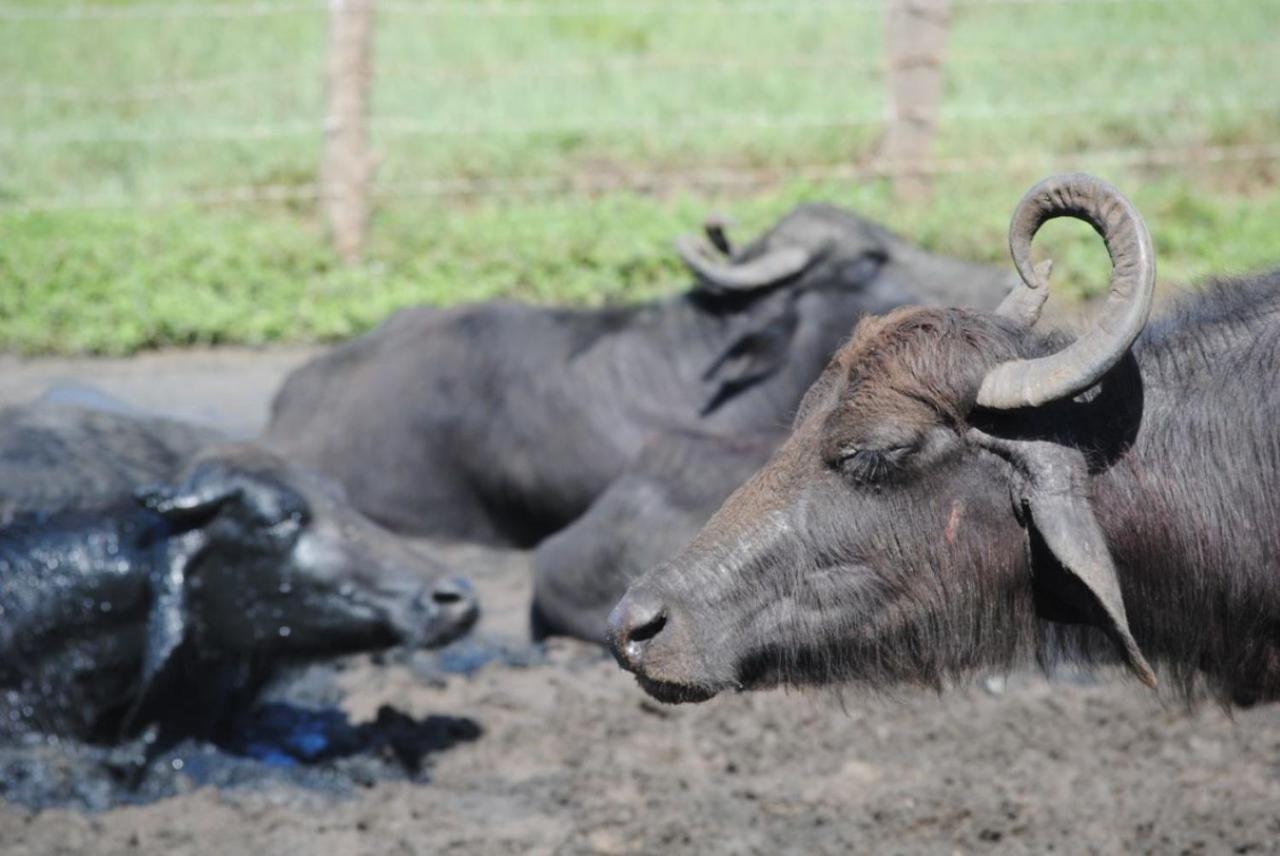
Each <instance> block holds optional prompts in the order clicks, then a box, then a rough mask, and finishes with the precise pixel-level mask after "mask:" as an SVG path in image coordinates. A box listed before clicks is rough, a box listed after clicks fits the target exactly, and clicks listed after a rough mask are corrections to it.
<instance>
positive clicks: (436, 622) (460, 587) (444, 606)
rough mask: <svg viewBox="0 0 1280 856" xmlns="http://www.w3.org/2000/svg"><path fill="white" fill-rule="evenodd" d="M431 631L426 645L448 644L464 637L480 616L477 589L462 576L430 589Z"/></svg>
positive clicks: (439, 582)
mask: <svg viewBox="0 0 1280 856" xmlns="http://www.w3.org/2000/svg"><path fill="white" fill-rule="evenodd" d="M428 596H429V598H430V601H431V608H430V610H429V613H430V624H429V632H428V633H427V634H425V635H426V636H427V638H426V639H425V640H423V641H425V644H428V645H433V646H434V645H446V644H448V643H449V642H452V641H453V640H455V639H458V638H460V637H462V636H465V635H466V633H467V631H469V630H470V629H471V628H472V627H473V626H474V625H475V623H476V619H478V618H479V617H480V605H479V603H478V602H477V600H476V592H475V588H474V587H472V585H471V583H470V582H468V581H467V580H466V579H465V578H463V577H444V578H442V579H438V580H436V581H435V583H434V584H433V585H432V586H431V588H430V592H429V595H428Z"/></svg>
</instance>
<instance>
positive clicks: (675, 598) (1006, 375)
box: [609, 175, 1280, 704]
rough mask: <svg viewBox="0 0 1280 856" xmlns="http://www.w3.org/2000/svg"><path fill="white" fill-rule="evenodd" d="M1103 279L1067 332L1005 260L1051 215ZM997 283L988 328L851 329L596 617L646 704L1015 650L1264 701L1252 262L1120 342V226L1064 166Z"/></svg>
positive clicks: (1129, 288) (1268, 638) (1126, 272)
mask: <svg viewBox="0 0 1280 856" xmlns="http://www.w3.org/2000/svg"><path fill="white" fill-rule="evenodd" d="M1061 216H1070V217H1076V218H1079V219H1082V220H1085V221H1087V222H1089V223H1090V224H1092V225H1093V227H1094V228H1095V229H1096V230H1097V231H1098V232H1099V233H1100V234H1101V235H1102V237H1103V239H1104V241H1105V243H1106V246H1107V249H1108V251H1109V253H1110V255H1111V259H1112V262H1113V266H1114V270H1113V273H1112V278H1111V290H1110V294H1109V296H1108V298H1107V301H1106V304H1105V307H1104V308H1103V309H1102V310H1101V318H1100V320H1098V321H1097V322H1096V324H1095V325H1094V326H1093V327H1092V328H1091V329H1090V330H1089V331H1088V332H1086V333H1085V334H1083V335H1082V336H1080V337H1079V338H1076V339H1071V338H1070V337H1067V336H1064V335H1062V334H1060V333H1052V332H1040V331H1037V330H1036V329H1034V327H1033V325H1034V324H1035V322H1036V320H1037V317H1038V315H1039V310H1040V307H1041V305H1042V303H1043V301H1044V299H1045V297H1046V294H1047V288H1048V286H1047V279H1046V277H1045V276H1043V275H1042V274H1041V273H1040V272H1038V271H1036V270H1034V269H1033V268H1032V265H1031V262H1030V246H1031V240H1032V237H1033V236H1034V235H1035V233H1036V231H1037V230H1038V229H1039V228H1040V226H1041V225H1042V224H1043V223H1044V222H1045V221H1046V220H1049V219H1051V218H1054V217H1061ZM1010 246H1011V249H1012V254H1013V259H1014V262H1015V265H1016V267H1017V269H1018V272H1019V274H1020V275H1021V277H1022V279H1023V285H1021V286H1020V287H1018V288H1017V289H1016V290H1015V291H1014V292H1013V293H1011V294H1010V296H1009V298H1008V299H1007V300H1006V301H1005V303H1003V304H1002V305H1001V307H1000V308H999V309H998V310H997V311H996V312H994V313H981V312H973V311H965V310H960V309H933V308H912V309H900V310H897V311H894V312H891V313H889V314H888V315H886V316H884V317H878V318H868V319H865V320H864V321H862V322H861V323H860V324H859V325H858V327H857V329H856V330H855V332H854V334H853V337H852V338H851V340H850V341H849V342H848V343H847V344H846V345H845V346H844V347H842V348H841V349H840V351H839V352H838V353H837V354H836V356H835V357H834V358H833V359H832V361H831V362H830V364H829V365H828V366H827V368H826V370H825V371H824V372H823V373H822V375H821V377H820V378H819V379H818V381H817V382H816V383H815V384H814V385H813V387H812V388H811V389H810V390H809V392H808V394H807V395H806V396H805V398H804V401H803V403H802V404H801V407H800V410H799V412H798V415H797V416H796V419H795V422H794V427H793V429H792V433H791V435H790V437H789V438H788V439H787V440H786V441H785V442H784V444H783V445H782V446H781V448H780V449H779V450H778V452H777V453H776V454H775V456H774V457H773V458H772V459H771V461H770V462H769V464H768V465H766V466H765V467H764V468H763V469H762V470H761V471H760V472H759V473H758V474H756V475H755V476H754V477H753V478H752V479H751V480H750V481H749V482H748V483H747V484H746V485H744V486H743V487H742V488H741V489H739V490H738V491H737V492H735V493H734V495H733V496H732V497H731V498H730V499H729V500H728V501H727V502H726V503H725V505H724V506H723V507H722V508H721V509H720V510H719V511H718V512H717V513H716V514H715V516H714V517H713V518H712V519H711V521H710V522H709V523H708V524H707V526H706V528H705V529H704V530H703V531H702V532H701V533H700V534H699V535H698V537H697V538H695V539H694V541H693V542H692V543H691V544H690V546H689V547H688V548H687V549H686V550H685V551H683V552H682V553H681V554H680V555H679V556H678V557H677V558H675V559H674V560H673V561H671V562H670V563H667V564H665V565H663V566H661V567H658V568H656V569H654V570H652V571H650V572H649V573H647V574H646V575H645V576H643V577H642V578H641V579H640V580H638V581H637V582H636V583H635V584H633V585H632V586H631V588H630V589H629V591H628V592H627V594H626V596H625V597H624V598H623V599H622V600H621V601H620V602H619V604H618V605H617V607H616V608H615V609H614V611H613V613H612V614H611V616H610V619H609V634H610V642H611V645H612V647H613V649H614V652H615V655H616V656H617V658H618V660H619V662H620V663H621V664H622V666H623V667H624V668H626V669H629V670H631V671H632V672H634V673H635V674H636V675H637V676H638V679H639V681H640V683H641V685H642V686H643V687H644V688H645V689H646V690H648V691H649V692H650V693H651V694H653V695H654V696H656V697H658V698H661V699H665V700H668V701H696V700H701V699H705V698H708V697H710V696H712V695H715V694H716V693H718V692H720V691H722V690H724V689H729V688H733V689H753V688H757V687H766V686H770V685H775V684H779V683H783V684H792V685H803V684H824V683H831V682H841V681H850V682H864V683H867V684H869V685H879V686H883V685H887V684H892V683H903V682H905V683H914V684H924V685H931V686H941V685H944V684H947V683H950V682H952V681H954V680H955V679H957V678H958V677H960V676H962V675H964V674H965V673H967V672H969V671H971V670H974V669H977V668H989V667H996V668H1002V667H1009V666H1012V665H1014V664H1017V663H1020V662H1022V661H1024V660H1027V659H1031V658H1034V659H1035V660H1037V661H1039V662H1040V663H1041V664H1052V663H1053V662H1055V661H1056V660H1059V659H1068V660H1077V659H1080V660H1083V661H1085V662H1094V661H1107V660H1112V661H1118V662H1119V663H1121V664H1123V665H1125V666H1126V667H1127V668H1128V669H1129V670H1130V671H1131V672H1132V673H1133V674H1134V675H1136V676H1137V677H1138V678H1139V679H1140V680H1142V681H1143V682H1145V683H1147V684H1150V685H1154V684H1155V681H1156V677H1155V673H1154V671H1153V668H1152V666H1151V665H1150V664H1151V663H1156V664H1157V665H1159V666H1161V667H1162V668H1163V669H1164V670H1166V672H1167V674H1168V676H1169V677H1171V678H1172V679H1173V683H1174V685H1175V686H1177V687H1178V688H1180V689H1181V690H1183V691H1185V692H1192V691H1193V690H1194V689H1195V688H1196V687H1197V686H1199V685H1204V686H1206V687H1207V688H1208V689H1209V690H1211V691H1213V692H1214V693H1215V694H1217V695H1218V696H1219V697H1221V698H1223V699H1225V700H1228V701H1230V702H1234V703H1238V704H1248V703H1252V702H1258V701H1262V700H1267V699H1275V698H1277V697H1280V583H1278V582H1277V581H1278V579H1280V577H1277V573H1278V572H1280V494H1277V492H1276V491H1275V490H1274V489H1273V485H1272V484H1271V483H1270V481H1269V480H1270V479H1273V478H1274V475H1275V473H1276V472H1277V470H1278V468H1280V428H1278V427H1277V426H1280V395H1277V394H1276V393H1275V391H1274V389H1272V385H1271V381H1272V379H1273V377H1274V375H1275V374H1276V369H1277V366H1280V271H1276V272H1272V273H1269V274H1266V275H1263V276H1260V277H1256V278H1253V279H1244V280H1241V281H1236V282H1231V283H1226V284H1220V285H1219V286H1217V287H1215V288H1212V289H1210V290H1209V291H1208V293H1205V294H1202V295H1200V296H1196V297H1194V298H1191V299H1189V300H1187V301H1185V303H1184V304H1183V305H1182V306H1181V307H1180V308H1178V309H1176V310H1175V311H1171V312H1170V313H1169V314H1168V315H1167V316H1166V317H1164V319H1163V320H1162V321H1160V322H1159V323H1156V324H1153V325H1152V326H1151V327H1150V328H1148V329H1147V330H1146V332H1145V334H1142V335H1141V337H1140V338H1139V336H1140V334H1141V333H1142V331H1143V328H1144V324H1145V322H1146V320H1147V317H1148V313H1149V309H1150V306H1151V296H1152V288H1153V285H1154V281H1155V260H1154V255H1153V251H1152V244H1151V240H1150V237H1149V235H1148V233H1147V230H1146V227H1145V225H1144V223H1143V221H1142V218H1141V216H1140V215H1139V214H1138V212H1137V211H1136V210H1135V209H1134V208H1133V207H1132V205H1131V204H1130V203H1129V202H1128V201H1127V200H1126V199H1124V197H1123V196H1121V195H1120V194H1119V192H1117V191H1116V190H1115V189H1114V188H1113V187H1111V186H1110V185H1107V184H1105V183H1103V182H1101V181H1099V180H1097V179H1095V178H1092V177H1089V176H1083V175H1066V176H1059V177H1054V178H1050V179H1046V180H1045V181H1044V182H1042V183H1040V184H1038V185H1036V186H1035V187H1034V188H1032V189H1031V190H1030V191H1029V192H1028V193H1027V195H1026V196H1025V197H1024V198H1023V200H1022V201H1021V202H1020V203H1019V205H1018V206H1017V208H1016V210H1015V212H1014V215H1013V222H1012V226H1011V228H1010Z"/></svg>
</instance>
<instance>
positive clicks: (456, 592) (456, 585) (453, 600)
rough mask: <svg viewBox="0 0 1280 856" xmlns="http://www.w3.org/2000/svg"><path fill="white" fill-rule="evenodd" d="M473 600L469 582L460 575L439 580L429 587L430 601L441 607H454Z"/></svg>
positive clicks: (473, 596) (473, 593)
mask: <svg viewBox="0 0 1280 856" xmlns="http://www.w3.org/2000/svg"><path fill="white" fill-rule="evenodd" d="M474 600H475V592H474V589H472V588H471V583H469V582H467V581H466V580H464V579H462V578H461V577H451V578H449V579H446V580H441V581H440V582H438V583H436V584H435V585H434V586H433V587H432V588H431V602H432V603H434V604H436V605H437V606H441V607H456V606H463V605H466V604H469V603H471V602H473V601H474Z"/></svg>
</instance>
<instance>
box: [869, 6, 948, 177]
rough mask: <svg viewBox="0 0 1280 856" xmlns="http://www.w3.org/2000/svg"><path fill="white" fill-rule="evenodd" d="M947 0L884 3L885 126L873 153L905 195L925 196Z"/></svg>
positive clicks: (938, 97) (938, 98)
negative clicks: (877, 153)
mask: <svg viewBox="0 0 1280 856" xmlns="http://www.w3.org/2000/svg"><path fill="white" fill-rule="evenodd" d="M950 23H951V0H889V2H888V5H887V7H886V9H885V60H886V69H885V73H886V83H887V85H888V97H889V107H890V120H889V127H888V130H887V131H886V133H885V135H884V138H883V139H882V140H881V144H880V151H879V159H880V162H881V164H882V165H883V166H885V167H886V168H889V169H891V170H892V171H893V173H894V175H895V179H894V191H895V192H896V194H897V196H898V198H900V199H903V200H906V201H921V200H924V199H927V198H928V196H929V191H930V172H929V157H930V152H931V149H932V147H933V135H934V132H935V130H936V129H937V126H938V107H939V104H940V103H941V101H942V59H943V53H944V51H945V49H946V45H947V29H948V27H949V25H950Z"/></svg>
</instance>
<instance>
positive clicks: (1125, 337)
mask: <svg viewBox="0 0 1280 856" xmlns="http://www.w3.org/2000/svg"><path fill="white" fill-rule="evenodd" d="M1056 217H1075V218H1077V219H1080V220H1084V221H1085V222H1086V223H1088V224H1089V225H1090V226H1093V228H1094V230H1095V231H1097V233H1098V234H1099V235H1101V236H1102V240H1103V241H1104V242H1105V243H1106V245H1107V253H1108V254H1109V255H1110V256H1111V291H1110V294H1108V295H1107V302H1106V305H1105V306H1103V308H1102V312H1101V314H1100V317H1099V318H1098V320H1097V322H1096V323H1095V325H1094V327H1093V329H1092V330H1090V331H1089V332H1087V333H1085V334H1084V335H1083V336H1081V337H1080V338H1079V339H1077V340H1076V341H1075V342H1073V343H1072V344H1071V345H1069V346H1068V347H1066V348H1064V349H1063V350H1062V351H1060V352H1058V353H1056V354H1052V355H1051V356H1047V357H1040V358H1038V359H1034V360H1012V361H1010V362H1006V363H1001V364H1000V365H998V366H996V367H995V368H993V369H992V370H991V371H989V372H987V376H986V377H985V378H983V380H982V388H981V389H980V390H979V392H978V404H980V405H982V406H983V407H990V408H994V409H997V410H1005V409H1010V408H1015V407H1034V406H1036V405H1040V404H1044V403H1045V402H1046V401H1054V400H1056V399H1060V398H1066V397H1067V396H1071V395H1075V394H1076V393H1077V392H1080V391H1081V390H1084V389H1088V388H1089V387H1090V386H1092V385H1093V384H1095V383H1097V382H1098V379H1099V378H1101V377H1102V375H1104V374H1105V373H1106V372H1107V370H1108V369H1110V368H1111V367H1112V366H1114V365H1115V364H1116V363H1117V362H1118V361H1119V360H1120V358H1121V357H1123V356H1124V354H1125V352H1127V351H1128V350H1129V347H1130V346H1131V345H1132V344H1133V341H1134V339H1136V338H1138V334H1139V333H1141V332H1142V328H1143V326H1144V325H1145V324H1146V323H1147V316H1148V315H1150V313H1151V295H1152V292H1153V291H1154V289H1155V281H1156V260H1155V250H1154V249H1153V248H1152V246H1151V234H1150V233H1149V232H1148V231H1147V225H1146V223H1144V222H1143V220H1142V215H1141V214H1139V213H1138V210H1137V209H1136V208H1134V207H1133V203H1131V202H1130V201H1129V200H1128V199H1126V198H1125V197H1124V196H1123V195H1122V194H1121V193H1120V191H1118V190H1116V189H1115V188H1114V187H1112V186H1111V185H1110V184H1107V183H1106V182H1105V181H1102V180H1101V179H1098V178H1094V177H1093V176H1091V175H1085V174H1083V173H1073V174H1068V175H1057V176H1052V177H1050V178H1046V179H1045V180H1044V181H1042V182H1040V183H1039V184H1037V185H1036V186H1035V187H1033V188H1031V189H1030V190H1028V191H1027V193H1026V195H1025V196H1023V197H1022V200H1021V201H1020V202H1019V203H1018V207H1017V208H1016V209H1014V212H1013V220H1012V222H1011V223H1010V224H1009V252H1010V253H1011V254H1012V255H1013V264H1014V266H1015V267H1016V268H1017V269H1018V275H1019V276H1020V277H1022V283H1023V284H1022V285H1020V286H1018V290H1019V291H1023V290H1026V291H1030V292H1035V293H1036V294H1037V296H1036V297H1034V298H1028V299H1024V300H1018V301H1015V302H1019V303H1022V304H1023V305H1027V304H1030V303H1039V302H1042V298H1040V297H1038V295H1039V294H1046V293H1047V289H1048V287H1049V286H1048V283H1047V281H1046V278H1045V277H1043V276H1041V275H1040V272H1039V271H1037V270H1036V269H1035V266H1034V265H1032V263H1031V239H1032V238H1033V237H1035V234H1036V232H1037V231H1039V229H1040V227H1041V226H1043V225H1044V224H1045V223H1046V222H1048V221H1049V220H1052V219H1054V218H1056Z"/></svg>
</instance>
